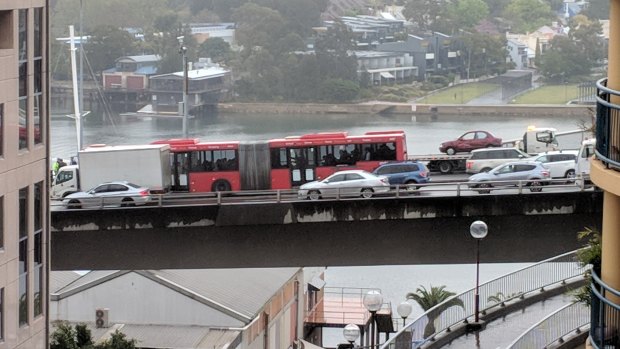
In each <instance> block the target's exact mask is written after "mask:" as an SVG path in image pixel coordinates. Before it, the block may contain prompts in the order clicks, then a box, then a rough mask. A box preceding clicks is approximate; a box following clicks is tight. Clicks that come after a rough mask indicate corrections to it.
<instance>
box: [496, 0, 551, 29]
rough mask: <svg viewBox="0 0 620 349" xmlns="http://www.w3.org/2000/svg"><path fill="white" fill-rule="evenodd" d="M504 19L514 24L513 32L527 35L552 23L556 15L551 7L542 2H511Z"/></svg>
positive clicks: (530, 0) (515, 0)
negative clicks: (526, 33)
mask: <svg viewBox="0 0 620 349" xmlns="http://www.w3.org/2000/svg"><path fill="white" fill-rule="evenodd" d="M504 18H509V19H510V21H511V22H512V24H513V25H512V31H513V32H516V33H525V32H531V31H534V30H536V29H538V28H540V27H541V26H543V25H545V24H547V23H549V22H551V21H552V20H553V19H554V18H555V15H554V13H553V11H551V7H550V6H549V5H548V4H547V3H545V2H542V1H540V0H511V1H510V3H509V4H508V7H506V10H505V11H504Z"/></svg>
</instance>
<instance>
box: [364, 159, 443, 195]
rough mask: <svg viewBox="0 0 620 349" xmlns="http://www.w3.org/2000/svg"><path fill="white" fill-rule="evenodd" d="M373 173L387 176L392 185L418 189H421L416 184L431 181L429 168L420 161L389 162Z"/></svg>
mask: <svg viewBox="0 0 620 349" xmlns="http://www.w3.org/2000/svg"><path fill="white" fill-rule="evenodd" d="M372 173H374V174H376V175H378V176H386V177H387V178H388V180H389V181H390V184H391V185H410V186H411V187H412V188H416V189H417V188H419V187H418V186H415V184H424V183H428V182H430V181H431V177H430V172H429V171H428V168H426V165H424V164H423V163H421V162H419V161H402V162H388V163H386V164H383V165H381V166H379V167H377V168H376V169H375V170H374V171H372Z"/></svg>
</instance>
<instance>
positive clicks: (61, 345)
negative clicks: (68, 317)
mask: <svg viewBox="0 0 620 349" xmlns="http://www.w3.org/2000/svg"><path fill="white" fill-rule="evenodd" d="M75 335H76V333H75V330H74V329H73V327H72V326H71V325H70V324H67V323H61V324H59V325H58V327H57V328H56V330H55V331H54V332H52V338H51V340H50V349H80V347H78V345H77V343H76V340H75Z"/></svg>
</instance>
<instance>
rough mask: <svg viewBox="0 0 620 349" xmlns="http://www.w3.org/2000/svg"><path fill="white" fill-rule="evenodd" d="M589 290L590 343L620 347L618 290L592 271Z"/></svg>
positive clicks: (597, 345)
mask: <svg viewBox="0 0 620 349" xmlns="http://www.w3.org/2000/svg"><path fill="white" fill-rule="evenodd" d="M597 141H598V140H597ZM591 292H592V298H591V299H592V304H591V308H592V317H591V319H590V343H591V344H592V346H593V347H594V348H601V349H602V348H618V347H620V305H618V302H619V301H620V291H618V290H614V289H613V288H611V287H610V286H608V285H607V284H605V283H604V282H603V281H602V280H601V279H600V278H599V277H598V275H596V273H595V272H594V271H593V272H592V287H591Z"/></svg>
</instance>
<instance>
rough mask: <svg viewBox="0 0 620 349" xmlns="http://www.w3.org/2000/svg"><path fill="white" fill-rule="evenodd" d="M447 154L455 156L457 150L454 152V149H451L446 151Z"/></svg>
mask: <svg viewBox="0 0 620 349" xmlns="http://www.w3.org/2000/svg"><path fill="white" fill-rule="evenodd" d="M446 154H448V155H454V154H456V150H454V148H452V147H450V148H448V149H446Z"/></svg>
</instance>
